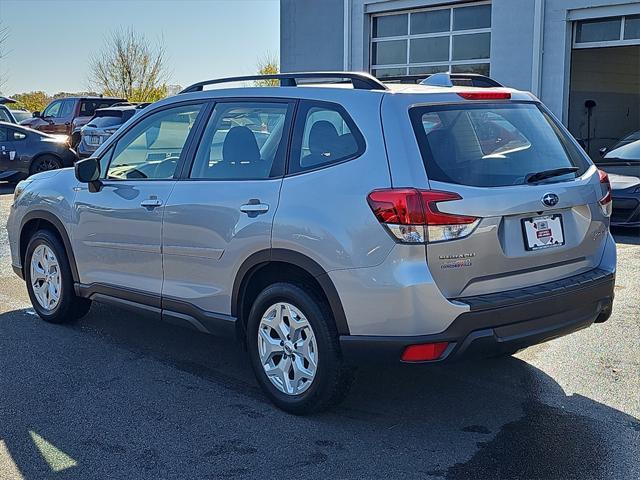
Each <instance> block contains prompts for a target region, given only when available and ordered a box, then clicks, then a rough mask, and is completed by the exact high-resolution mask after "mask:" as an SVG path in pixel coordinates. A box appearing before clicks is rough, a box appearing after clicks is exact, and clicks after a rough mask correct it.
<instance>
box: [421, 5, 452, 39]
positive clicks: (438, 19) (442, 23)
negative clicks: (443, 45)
mask: <svg viewBox="0 0 640 480" xmlns="http://www.w3.org/2000/svg"><path fill="white" fill-rule="evenodd" d="M450 15H451V10H449V9H447V10H433V11H430V12H418V13H412V14H411V34H412V35H416V34H420V33H438V32H448V31H449V26H450V23H449V22H450V20H449V17H450Z"/></svg>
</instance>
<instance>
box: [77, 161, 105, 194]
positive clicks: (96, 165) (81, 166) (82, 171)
mask: <svg viewBox="0 0 640 480" xmlns="http://www.w3.org/2000/svg"><path fill="white" fill-rule="evenodd" d="M75 174H76V178H77V179H78V181H80V182H82V183H88V184H89V191H90V192H98V191H100V189H101V188H102V182H101V181H100V162H99V161H98V159H97V158H86V159H84V160H80V161H78V162H76V164H75Z"/></svg>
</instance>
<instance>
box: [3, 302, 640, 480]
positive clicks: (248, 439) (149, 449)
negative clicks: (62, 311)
mask: <svg viewBox="0 0 640 480" xmlns="http://www.w3.org/2000/svg"><path fill="white" fill-rule="evenodd" d="M0 365H2V370H1V372H2V373H0V392H1V397H0V470H1V469H2V468H9V471H10V469H11V468H14V470H16V471H19V473H20V474H21V475H22V477H23V478H25V479H31V478H51V475H52V472H57V474H56V476H57V477H60V478H83V479H85V478H136V479H141V478H223V477H236V478H239V477H246V478H255V477H257V476H260V477H262V478H273V477H276V476H280V475H281V474H282V472H283V471H287V470H288V469H293V471H298V472H304V474H303V475H302V476H303V477H305V478H428V479H437V478H446V479H455V480H462V479H472V478H473V479H476V478H509V479H533V478H540V479H542V478H545V479H549V478H563V479H564V478H585V479H587V478H588V479H591V478H613V477H615V476H617V475H618V474H619V473H616V472H619V470H616V468H618V469H620V468H621V469H624V468H636V467H637V459H636V458H635V453H634V452H637V451H638V444H637V443H638V432H639V431H640V422H638V420H637V419H635V418H634V417H632V416H630V415H627V414H625V413H623V412H620V411H618V410H616V409H615V408H611V407H609V406H607V405H604V404H602V403H599V402H597V401H594V400H592V399H590V398H586V397H583V396H580V395H575V394H574V395H567V394H565V392H564V391H563V390H562V388H561V387H560V386H559V385H558V384H557V383H556V382H555V381H554V380H553V379H552V378H551V377H549V376H548V375H546V374H545V373H544V372H542V371H541V370H539V369H537V368H535V367H533V366H532V365H530V364H528V363H526V362H524V361H522V360H520V359H518V358H516V357H509V358H503V359H495V360H486V361H477V362H472V363H460V364H452V365H448V366H441V367H424V366H422V367H412V368H407V367H405V368H398V367H394V368H377V367H368V368H362V369H361V370H360V372H359V375H358V380H357V381H356V383H355V385H354V387H353V389H352V392H351V395H350V396H349V397H348V399H347V400H346V402H345V403H344V404H343V405H341V406H339V407H337V408H335V409H334V410H332V411H329V412H326V413H322V414H318V415H314V416H309V417H296V416H292V415H288V414H285V413H283V412H281V411H279V410H277V409H275V408H274V407H272V406H271V404H270V403H269V402H268V401H267V399H266V398H265V397H264V396H263V395H262V393H261V392H260V390H259V388H258V386H257V384H256V382H255V380H254V379H253V376H252V373H251V371H250V368H249V366H248V362H247V361H246V360H245V355H244V352H243V351H242V349H241V348H239V347H238V346H236V345H235V344H234V343H232V342H229V341H225V340H222V339H218V338H215V337H211V336H206V335H202V334H199V333H197V332H192V331H189V330H184V329H181V328H179V327H175V326H172V325H167V324H163V323H159V322H156V321H154V320H149V319H145V318H141V317H139V316H136V315H132V314H130V313H128V312H124V311H121V310H119V309H116V308H112V307H106V306H102V305H94V307H92V310H91V312H90V313H89V315H88V316H87V317H86V318H85V319H83V320H82V321H81V322H79V323H78V324H76V325H73V326H61V325H50V324H46V323H44V322H42V321H40V320H39V319H38V318H37V317H36V316H35V315H32V314H29V313H28V311H24V310H23V311H13V312H8V313H4V314H0ZM543 399H544V401H542V400H543ZM3 455H4V458H3ZM627 473H628V474H627V475H626V477H624V478H632V477H634V475H632V474H631V473H629V472H627ZM0 477H2V475H0ZM2 478H5V477H2ZM9 478H11V477H10V476H9ZM617 478H622V477H617Z"/></svg>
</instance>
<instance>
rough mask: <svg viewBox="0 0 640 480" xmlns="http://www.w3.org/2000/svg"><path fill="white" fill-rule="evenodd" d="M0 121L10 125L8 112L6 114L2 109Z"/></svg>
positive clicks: (0, 110)
mask: <svg viewBox="0 0 640 480" xmlns="http://www.w3.org/2000/svg"><path fill="white" fill-rule="evenodd" d="M0 121H2V122H9V123H12V120H11V118H10V117H9V112H7V111H6V110H5V109H4V108H0Z"/></svg>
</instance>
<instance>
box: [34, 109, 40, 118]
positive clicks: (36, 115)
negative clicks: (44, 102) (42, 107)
mask: <svg viewBox="0 0 640 480" xmlns="http://www.w3.org/2000/svg"><path fill="white" fill-rule="evenodd" d="M31 116H32V117H33V118H40V117H41V116H42V114H41V113H40V112H39V111H37V110H36V111H35V112H33V113H32V114H31Z"/></svg>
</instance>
